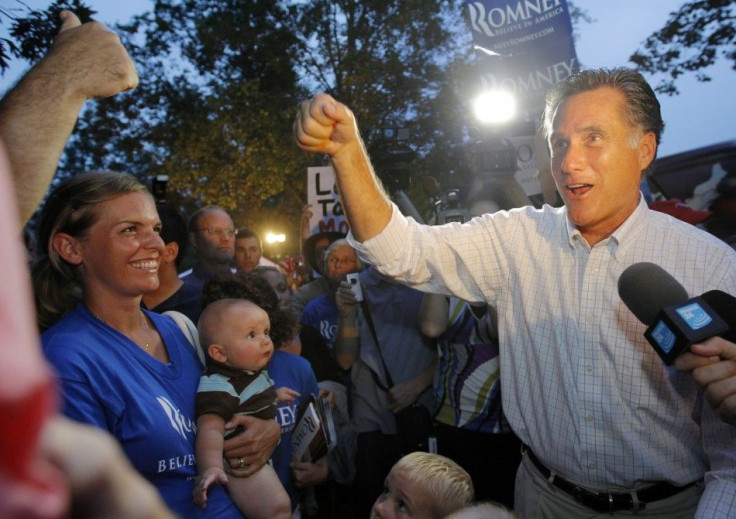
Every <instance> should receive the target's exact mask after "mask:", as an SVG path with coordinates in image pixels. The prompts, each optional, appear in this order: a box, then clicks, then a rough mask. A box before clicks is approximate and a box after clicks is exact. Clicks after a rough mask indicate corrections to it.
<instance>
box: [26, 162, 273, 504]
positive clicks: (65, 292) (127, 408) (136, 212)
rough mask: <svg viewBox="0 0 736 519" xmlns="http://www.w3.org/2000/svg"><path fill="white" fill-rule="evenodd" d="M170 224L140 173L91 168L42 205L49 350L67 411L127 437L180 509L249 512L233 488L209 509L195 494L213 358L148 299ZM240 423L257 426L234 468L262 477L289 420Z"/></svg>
mask: <svg viewBox="0 0 736 519" xmlns="http://www.w3.org/2000/svg"><path fill="white" fill-rule="evenodd" d="M160 228H161V223H160V220H159V217H158V214H157V212H156V206H155V203H154V200H153V197H152V196H151V194H150V193H149V192H148V190H147V189H146V187H145V186H144V185H143V184H141V183H140V182H139V181H138V180H137V179H135V178H134V177H132V176H130V175H127V174H123V173H114V172H96V173H87V174H83V175H77V176H75V177H72V178H70V179H67V180H65V181H63V182H62V183H61V184H59V186H58V187H57V188H56V189H55V190H54V191H53V192H52V193H51V195H50V196H49V198H48V200H47V201H46V203H45V205H44V207H43V210H42V213H41V219H40V224H39V243H40V245H41V250H42V251H43V252H44V254H43V256H42V257H41V258H40V259H39V261H38V263H37V264H36V265H35V266H34V276H33V277H34V288H35V295H36V302H37V310H38V315H39V323H40V326H41V328H42V329H46V331H45V332H44V333H43V335H42V342H43V349H44V353H45V355H46V357H47V358H48V360H49V361H50V362H51V364H52V365H53V366H54V367H55V369H56V373H57V376H58V379H59V381H60V383H61V389H62V393H63V412H64V413H65V414H66V415H67V416H69V417H70V418H72V419H75V420H78V421H81V422H86V423H90V424H93V425H96V426H98V427H100V428H102V429H105V430H107V431H109V432H110V433H111V434H112V435H113V436H115V437H116V438H117V439H118V441H119V442H120V444H121V446H122V448H123V450H124V452H125V454H126V455H127V456H128V458H129V459H130V461H131V462H132V464H133V465H134V467H135V468H136V469H137V470H138V471H139V472H140V473H141V474H143V476H145V477H146V478H147V479H148V480H149V481H150V482H151V483H152V484H153V485H155V486H156V488H157V489H158V490H159V492H160V493H161V496H162V497H163V499H164V500H165V502H166V503H167V505H168V506H169V507H170V508H171V510H172V511H174V512H175V513H177V514H178V515H180V516H182V517H187V518H190V517H218V518H220V517H242V516H241V515H240V513H239V512H238V510H237V509H236V508H235V506H234V505H233V503H232V501H231V500H230V498H229V496H228V495H227V493H226V492H225V490H224V489H223V488H222V487H220V488H219V489H213V492H212V493H211V495H210V496H209V500H208V506H207V508H206V509H201V508H199V507H197V506H196V505H195V504H194V501H193V500H192V489H193V481H194V478H195V476H196V475H197V469H196V467H195V464H194V463H195V462H194V436H195V427H194V424H195V422H194V403H195V394H196V390H197V385H198V383H199V376H200V374H201V371H202V365H201V363H200V361H199V360H198V358H197V356H196V354H195V351H194V349H193V348H192V346H191V344H190V343H189V342H188V340H187V339H186V337H185V336H184V334H183V333H182V332H181V331H180V329H179V327H178V326H177V325H176V324H175V323H174V321H172V320H171V319H170V318H168V317H166V316H162V315H159V314H156V313H153V312H149V311H147V310H143V309H141V306H140V305H141V296H142V294H143V293H144V292H147V291H150V290H153V289H155V288H156V287H157V286H158V282H159V281H158V276H157V272H158V267H159V262H160V260H161V254H162V250H163V245H164V244H163V242H162V240H161V238H160V237H159V231H160ZM229 425H230V426H231V427H232V428H235V427H236V426H243V427H244V428H245V429H246V433H245V434H241V435H239V436H237V437H236V438H233V439H232V440H229V441H228V442H226V444H225V452H224V457H225V459H226V461H227V463H228V464H229V466H230V470H231V474H232V475H233V476H236V477H237V476H247V475H250V474H251V473H253V472H254V471H256V470H258V469H259V468H260V467H261V466H263V464H265V462H266V461H267V460H268V458H269V456H270V454H271V452H272V451H273V449H274V448H275V446H276V444H277V443H278V438H279V427H278V424H276V423H275V422H274V421H273V420H259V419H256V418H253V417H240V418H237V419H234V420H233V423H231V424H229ZM90 455H94V453H90Z"/></svg>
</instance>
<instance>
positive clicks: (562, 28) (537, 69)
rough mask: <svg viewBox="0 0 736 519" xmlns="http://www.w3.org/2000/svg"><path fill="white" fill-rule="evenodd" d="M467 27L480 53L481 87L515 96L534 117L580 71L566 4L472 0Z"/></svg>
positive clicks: (562, 0)
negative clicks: (548, 96)
mask: <svg viewBox="0 0 736 519" xmlns="http://www.w3.org/2000/svg"><path fill="white" fill-rule="evenodd" d="M467 6H468V23H469V25H470V28H471V30H472V32H473V42H474V44H475V46H476V48H477V49H479V50H480V51H482V52H481V56H482V57H481V59H480V62H479V64H480V67H481V70H480V74H481V78H480V79H481V87H482V88H483V89H484V90H492V89H504V90H508V91H510V92H511V93H513V94H515V95H516V97H517V99H518V102H519V104H520V105H521V106H522V107H523V108H525V109H526V110H527V111H528V112H529V114H530V115H532V116H535V115H538V114H539V113H541V111H542V109H543V107H544V95H545V93H546V92H547V90H548V89H549V88H550V87H551V86H552V85H554V84H555V83H558V82H559V81H562V80H563V79H565V78H567V77H568V76H570V75H572V74H574V73H575V72H577V71H578V70H579V68H580V66H579V63H578V60H577V56H576V54H575V42H574V40H573V37H572V22H571V21H570V12H569V9H568V6H567V2H566V0H468V1H467Z"/></svg>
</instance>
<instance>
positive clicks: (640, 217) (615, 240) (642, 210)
mask: <svg viewBox="0 0 736 519" xmlns="http://www.w3.org/2000/svg"><path fill="white" fill-rule="evenodd" d="M648 211H649V208H648V206H647V203H646V200H644V197H643V196H642V194H641V192H639V202H638V204H637V206H636V209H634V212H633V213H631V214H630V215H629V217H628V218H627V219H626V220H624V223H622V224H621V225H619V226H618V228H617V229H616V230H615V231H613V232H612V233H611V235H610V236H608V237H607V238H606V239H604V240H601V241H600V242H599V243H598V244H597V245H600V246H604V245H608V244H611V246H612V249H613V253H614V255H615V256H616V257H617V259H619V255H620V254H622V253H623V250H625V249H626V247H625V245H626V244H628V243H631V242H632V241H633V239H634V238H635V237H636V235H638V234H639V232H640V231H641V229H642V226H643V225H644V221H645V220H646V217H647V212H648ZM564 214H565V224H566V226H567V235H568V243H569V244H570V247H572V248H575V247H577V246H583V247H586V248H588V249H589V248H590V247H589V246H588V242H587V241H585V238H583V235H582V234H581V233H580V231H579V230H578V229H577V228H576V227H575V225H574V224H573V223H572V221H571V220H570V218H569V216H568V214H567V207H565V212H564Z"/></svg>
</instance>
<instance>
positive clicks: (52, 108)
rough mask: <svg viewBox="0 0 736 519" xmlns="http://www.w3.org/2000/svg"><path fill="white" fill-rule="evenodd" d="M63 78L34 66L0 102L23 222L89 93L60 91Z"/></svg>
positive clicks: (0, 125)
mask: <svg viewBox="0 0 736 519" xmlns="http://www.w3.org/2000/svg"><path fill="white" fill-rule="evenodd" d="M57 79H58V78H54V76H53V74H50V73H48V71H45V70H44V67H43V66H42V65H41V66H37V67H34V68H33V69H32V70H31V71H29V72H28V74H27V75H26V76H25V77H24V78H23V79H22V80H21V81H20V82H19V83H18V85H16V87H15V88H14V89H13V90H11V91H10V92H9V93H8V94H7V95H6V96H5V97H4V98H3V100H2V102H1V103H0V138H2V140H3V142H4V143H5V147H6V149H7V150H8V157H9V160H10V166H11V170H12V171H13V180H14V184H15V192H16V200H17V202H18V211H19V215H20V222H21V224H25V222H26V221H28V219H29V218H30V217H31V216H32V215H33V212H34V211H35V210H36V207H37V206H38V204H39V203H40V201H41V199H42V198H43V195H44V194H45V192H46V189H48V186H49V183H50V182H51V179H52V178H53V176H54V173H55V172H56V166H57V164H58V162H59V157H60V156H61V152H62V151H63V150H64V146H65V145H66V141H67V139H68V138H69V135H70V134H71V132H72V130H73V129H74V124H75V123H76V120H77V114H78V113H79V110H80V109H81V108H82V105H83V104H84V98H83V97H79V96H73V95H67V94H68V92H67V93H63V92H60V88H59V86H58V85H57V84H56V83H55V82H56V80H57Z"/></svg>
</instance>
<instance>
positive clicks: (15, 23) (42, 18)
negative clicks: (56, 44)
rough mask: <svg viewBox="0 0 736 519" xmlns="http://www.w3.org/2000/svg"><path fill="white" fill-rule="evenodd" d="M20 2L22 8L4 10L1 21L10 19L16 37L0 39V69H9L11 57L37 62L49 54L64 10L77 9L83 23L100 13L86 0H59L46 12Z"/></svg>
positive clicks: (0, 12)
mask: <svg viewBox="0 0 736 519" xmlns="http://www.w3.org/2000/svg"><path fill="white" fill-rule="evenodd" d="M17 3H18V7H15V8H11V7H6V8H1V9H0V22H1V21H2V20H3V18H7V20H9V21H10V31H9V32H10V36H11V38H12V39H11V38H0V72H4V71H5V70H7V68H8V62H9V60H10V59H11V58H21V59H25V60H28V61H31V62H34V61H37V60H38V59H40V58H41V56H43V55H44V54H45V53H46V50H47V49H48V48H49V46H50V45H51V42H52V41H53V40H54V37H55V36H56V33H57V32H58V31H59V27H61V22H60V20H59V12H60V11H62V10H64V9H68V10H70V11H74V12H75V13H76V14H77V16H78V17H79V19H80V20H82V22H86V21H89V20H90V18H92V16H94V14H95V13H96V11H94V10H93V9H91V8H89V7H88V6H87V5H85V4H84V2H83V1H82V0H57V1H55V2H54V3H52V4H51V5H50V6H49V7H48V9H46V10H45V11H33V10H31V9H30V8H28V7H27V6H26V5H25V4H23V3H22V2H20V1H18V2H17ZM23 15H25V16H23Z"/></svg>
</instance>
